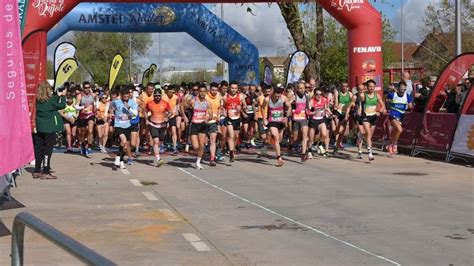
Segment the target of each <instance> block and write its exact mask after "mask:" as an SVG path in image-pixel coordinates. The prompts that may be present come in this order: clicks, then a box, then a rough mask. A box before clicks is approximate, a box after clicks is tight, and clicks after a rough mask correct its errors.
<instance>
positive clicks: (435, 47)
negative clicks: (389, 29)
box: [416, 0, 474, 75]
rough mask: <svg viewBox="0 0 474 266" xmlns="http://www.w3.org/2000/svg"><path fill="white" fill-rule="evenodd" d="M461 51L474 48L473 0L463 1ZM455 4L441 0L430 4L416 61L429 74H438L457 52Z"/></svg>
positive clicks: (427, 8)
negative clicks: (423, 36) (423, 38)
mask: <svg viewBox="0 0 474 266" xmlns="http://www.w3.org/2000/svg"><path fill="white" fill-rule="evenodd" d="M461 8H462V9H461V31H462V32H461V34H462V51H463V52H469V51H470V52H472V51H474V2H472V0H461ZM454 22H455V4H454V1H452V0H451V1H448V0H442V1H441V2H435V3H431V4H429V5H428V6H427V7H426V9H425V13H424V16H423V24H422V25H421V26H420V29H421V31H422V32H423V33H424V35H425V36H426V37H425V40H424V41H423V42H422V43H421V45H422V47H421V48H420V49H419V52H418V53H417V58H416V59H417V60H418V61H420V62H421V63H422V64H423V67H425V68H426V70H427V73H429V74H433V75H438V74H439V72H440V71H442V70H443V68H444V66H445V65H446V64H447V63H448V62H449V61H450V60H451V59H452V58H453V57H454V56H455V55H456V54H455V53H456V41H455V23H454Z"/></svg>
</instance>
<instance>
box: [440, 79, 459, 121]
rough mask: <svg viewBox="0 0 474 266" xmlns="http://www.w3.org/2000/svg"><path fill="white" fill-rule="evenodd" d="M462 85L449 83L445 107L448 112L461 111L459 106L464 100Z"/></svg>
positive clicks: (455, 112)
mask: <svg viewBox="0 0 474 266" xmlns="http://www.w3.org/2000/svg"><path fill="white" fill-rule="evenodd" d="M461 87H462V86H459V85H458V86H456V85H451V84H450V85H448V90H447V92H446V101H445V103H444V108H446V112H448V113H451V114H457V113H458V112H459V107H460V106H461V100H462V91H461Z"/></svg>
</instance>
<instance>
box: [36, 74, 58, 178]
mask: <svg viewBox="0 0 474 266" xmlns="http://www.w3.org/2000/svg"><path fill="white" fill-rule="evenodd" d="M65 93H66V90H63V91H62V92H59V93H58V95H53V90H52V87H51V85H49V83H48V82H47V81H44V82H43V83H41V84H40V85H39V86H38V91H37V93H36V117H35V119H36V128H35V129H34V130H33V145H34V149H35V171H34V173H33V178H40V179H57V177H56V176H53V175H51V172H50V169H51V167H50V162H51V155H52V154H53V146H54V143H55V142H56V132H58V131H63V130H64V124H63V120H62V119H61V116H60V114H59V112H58V111H59V110H61V109H64V108H65V107H66V97H65V96H64V95H65ZM46 156H47V158H46Z"/></svg>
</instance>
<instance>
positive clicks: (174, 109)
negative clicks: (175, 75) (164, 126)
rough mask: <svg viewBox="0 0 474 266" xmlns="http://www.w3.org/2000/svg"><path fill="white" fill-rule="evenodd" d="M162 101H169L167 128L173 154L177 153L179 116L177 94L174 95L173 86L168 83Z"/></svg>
mask: <svg viewBox="0 0 474 266" xmlns="http://www.w3.org/2000/svg"><path fill="white" fill-rule="evenodd" d="M163 101H166V102H168V103H169V105H170V107H171V118H170V120H169V121H168V130H169V132H170V133H171V141H172V142H173V154H178V148H177V144H178V125H180V124H181V117H180V116H179V115H178V114H179V112H178V110H179V109H178V95H176V91H175V86H174V85H170V86H168V87H167V89H166V91H165V95H163Z"/></svg>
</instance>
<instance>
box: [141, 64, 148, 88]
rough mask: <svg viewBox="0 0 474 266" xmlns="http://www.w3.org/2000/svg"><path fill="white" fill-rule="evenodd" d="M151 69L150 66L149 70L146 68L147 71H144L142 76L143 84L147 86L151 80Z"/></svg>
mask: <svg viewBox="0 0 474 266" xmlns="http://www.w3.org/2000/svg"><path fill="white" fill-rule="evenodd" d="M149 73H150V69H149V68H148V69H147V70H145V72H143V77H142V84H143V87H146V85H147V84H148V82H149V81H150V74H149Z"/></svg>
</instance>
